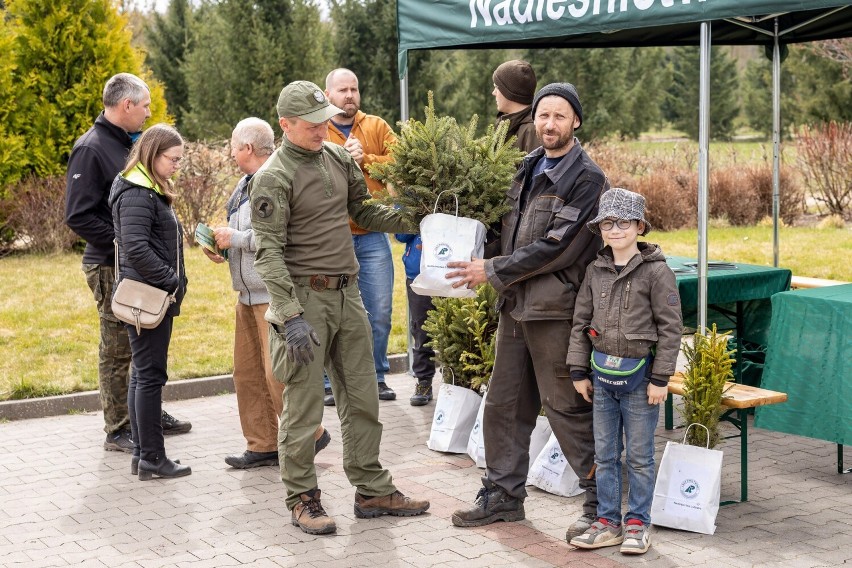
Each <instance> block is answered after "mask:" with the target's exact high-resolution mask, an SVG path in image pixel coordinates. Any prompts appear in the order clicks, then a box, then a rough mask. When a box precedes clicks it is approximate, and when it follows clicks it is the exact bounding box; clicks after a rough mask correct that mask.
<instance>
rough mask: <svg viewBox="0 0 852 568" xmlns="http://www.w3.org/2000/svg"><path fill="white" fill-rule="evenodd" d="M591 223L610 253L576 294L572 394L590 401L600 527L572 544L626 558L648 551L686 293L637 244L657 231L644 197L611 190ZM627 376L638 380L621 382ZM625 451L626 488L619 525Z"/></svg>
mask: <svg viewBox="0 0 852 568" xmlns="http://www.w3.org/2000/svg"><path fill="white" fill-rule="evenodd" d="M587 226H588V228H589V230H590V231H592V232H593V233H597V234H600V235H601V236H602V237H603V240H604V243H605V244H606V246H605V247H604V248H603V249H602V250H601V251H600V252H599V253H598V257H597V259H596V260H595V261H594V262H592V263H591V264H589V266H588V268H587V270H586V277H585V279H584V280H583V284H582V285H581V287H580V290H579V292H578V295H577V303H576V306H575V308H574V325H573V328H572V331H571V339H570V342H569V345H570V347H569V350H568V358H567V363H568V365H569V367H570V371H571V379H572V380H573V382H574V388H575V389H576V390H577V392H578V393H580V394H581V395H582V396H583V398H585V399H586V400H587V401H590V402H592V401H593V403H594V419H593V422H594V433H595V464H596V465H597V473H596V478H597V485H598V510H597V516H598V520H597V521H596V522H595V523H593V524H592V526H591V527H590V528H589V529H588V530H586V532H585V533H583V534H581V535H579V536H576V537H574V538H572V539H571V541H570V544H572V545H574V546H576V547H578V548H601V547H604V546H615V545H617V544H621V552H622V553H624V554H643V553H645V552H646V551H647V550H648V547H649V546H650V545H651V540H650V534H649V532H648V525H649V524H650V522H651V518H650V512H651V500H652V498H653V493H654V429H655V428H656V426H657V420H658V417H659V405H660V404H661V403H662V402H663V401H664V400H665V398H666V395H667V393H668V388H667V384H668V380H669V377H670V376H671V375H673V374H674V372H675V363H676V360H677V354H678V351H679V349H680V339H681V333H682V327H683V321H682V316H681V311H680V296H679V295H678V291H677V284H676V283H675V276H674V273H673V272H672V270H671V269H670V268H669V267H668V266H667V265H666V260H665V257H664V256H663V253H662V251H661V250H660V247H658V246H657V245H654V244H650V243H645V242H637V238H638V237H639V236H640V235H642V236H644V235H646V234H648V232H649V231H650V230H651V225H650V223H648V222H647V221H646V220H645V198H644V197H642V196H641V195H639V194H637V193H633V192H631V191H627V190H626V189H621V188H613V189H610V190H609V191H607V192H605V193H604V194H603V195H602V196H601V200H600V208H599V212H598V216H597V217H595V219H593V220H592V221H590V222H589V223H588V225H587ZM593 350H594V351H595V352H596V353H594V359H592V357H593ZM643 360H644V361H643ZM643 363H644V365H643ZM590 368H592V369H594V371H593V372H592V373H591V374H592V376H593V380H594V384H593V383H592V380H590V379H589V375H590ZM613 370H614V371H615V372H609V371H613ZM630 371H634V380H633V381H630V380H628V379H626V378H625V377H626V373H629V372H630ZM593 397H594V399H593ZM625 447H626V449H627V481H628V484H629V491H628V498H627V515H625V517H624V526H622V518H621V451H622V448H625Z"/></svg>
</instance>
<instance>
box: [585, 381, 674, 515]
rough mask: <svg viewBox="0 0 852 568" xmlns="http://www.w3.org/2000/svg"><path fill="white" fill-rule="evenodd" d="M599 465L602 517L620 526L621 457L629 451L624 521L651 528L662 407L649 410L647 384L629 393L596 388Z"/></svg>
mask: <svg viewBox="0 0 852 568" xmlns="http://www.w3.org/2000/svg"><path fill="white" fill-rule="evenodd" d="M594 405H595V409H594V418H593V423H594V431H595V464H597V472H596V474H595V476H596V477H597V481H598V517H599V518H604V519H606V520H607V521H609V522H611V523H613V524H615V525H620V524H621V452H622V450H624V447H625V440H626V445H627V483H628V486H629V490H628V494H627V515H625V517H624V521H625V522H627V521H628V520H629V519H638V520H640V521H642V524H644V525H648V524H650V522H651V500H652V499H653V496H654V430H655V428H656V427H657V419H658V418H659V415H660V407H659V406H656V405H651V404H648V380H647V379H645V380H644V381H643V382H642V384H641V385H640V386H639V388H637V389H636V390H634V391H633V392H628V393H617V392H612V391H608V390H606V389H605V388H603V387H602V386H600V384H599V383H597V382H595V395H594Z"/></svg>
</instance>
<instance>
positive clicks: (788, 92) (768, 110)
mask: <svg viewBox="0 0 852 568" xmlns="http://www.w3.org/2000/svg"><path fill="white" fill-rule="evenodd" d="M794 91H795V77H794V76H793V74H792V69H791V66H790V65H789V64H786V63H782V65H781V132H782V135H783V134H784V133H786V134H787V135H789V134H791V133H792V129H791V128H790V125H792V124H795V123H796V122H798V116H799V110H798V108H797V106H796V104H795V93H794ZM711 96H712V95H711ZM743 116H744V118H745V122H746V124H748V125H749V127H751V128H753V129H754V130H757V131H758V132H760V133H762V134H763V135H765V136H766V137H767V138H769V137H771V136H772V61H771V60H770V59H767V58H766V57H763V56H762V55H761V56H760V57H758V58H756V59H752V60H751V61H749V62H748V63H747V64H746V68H745V72H744V75H743Z"/></svg>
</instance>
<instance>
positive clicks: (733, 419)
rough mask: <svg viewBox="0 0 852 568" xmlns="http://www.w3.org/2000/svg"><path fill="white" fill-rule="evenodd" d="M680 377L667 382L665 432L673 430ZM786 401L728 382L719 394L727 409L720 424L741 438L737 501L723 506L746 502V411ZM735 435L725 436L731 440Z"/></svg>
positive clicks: (780, 394) (680, 392)
mask: <svg viewBox="0 0 852 568" xmlns="http://www.w3.org/2000/svg"><path fill="white" fill-rule="evenodd" d="M683 379H684V377H683V374H682V373H677V374H675V375H674V376H673V377H671V378H670V379H669V396H668V398H667V399H666V411H665V426H666V430H671V429H672V428H673V427H674V417H673V415H674V411H673V408H674V405H673V403H672V395H673V394H677V395H681V396H683V393H684V387H683ZM786 401H787V393H784V392H778V391H771V390H767V389H761V388H758V387H750V386H748V385H740V384H736V383H730V387H728V388H726V389H725V392H724V394H723V395H722V406H724V407H726V408H727V409H728V410H726V411H724V412H723V413H722V416H721V417H720V419H719V420H720V421H726V422H730V423H731V424H733V425H734V426H735V427H736V428H737V429H738V430H739V431H740V434H739V438H740V501H724V502H722V505H728V504H731V503H739V502H742V501H748V410H749V408H755V407H757V406H764V405H767V404H778V403H779V402H786ZM733 437H736V436H728V438H733Z"/></svg>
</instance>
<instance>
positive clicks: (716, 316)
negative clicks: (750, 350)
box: [667, 256, 793, 345]
mask: <svg viewBox="0 0 852 568" xmlns="http://www.w3.org/2000/svg"><path fill="white" fill-rule="evenodd" d="M667 262H668V265H669V266H670V267H671V268H672V270H674V271H675V275H676V276H677V287H678V292H680V302H681V305H682V310H683V323H684V325H685V326H687V327H697V314H698V273H697V272H696V271H695V270H694V269H691V268H690V267H688V266H687V265H686V264H685V263H688V262H695V259H694V258H687V257H682V256H670V257H667ZM711 262H712V261H711ZM735 266H736V268H733V269H716V268H710V269H709V270H708V271H707V305H708V306H707V325H708V326H710V325H712V324H713V323H716V327H717V328H719V329H735V327H736V322H735V321H734V320H732V319H731V318H730V317H729V316H728V315H725V314H724V313H723V312H728V313H729V314H730V313H736V310H737V303H738V302H739V303H740V308H741V309H742V314H743V321H742V322H741V324H742V339H744V340H746V341H750V342H752V343H756V344H759V345H766V344H767V343H768V341H769V322H770V319H771V312H772V309H771V304H770V301H769V298H770V297H771V296H772V295H773V294H776V293H778V292H783V291H785V290H789V289H790V279H791V278H792V276H793V274H792V272H791V271H790V270H788V269H786V268H774V267H770V266H757V265H754V264H742V263H735Z"/></svg>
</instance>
